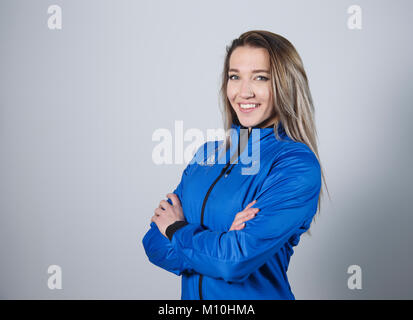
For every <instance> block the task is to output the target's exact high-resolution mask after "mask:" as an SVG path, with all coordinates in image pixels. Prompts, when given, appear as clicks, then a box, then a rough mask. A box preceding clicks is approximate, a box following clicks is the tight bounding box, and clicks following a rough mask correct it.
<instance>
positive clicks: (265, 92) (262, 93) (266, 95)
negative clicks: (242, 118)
mask: <svg viewBox="0 0 413 320" xmlns="http://www.w3.org/2000/svg"><path fill="white" fill-rule="evenodd" d="M257 95H258V96H259V98H260V100H261V101H263V102H264V101H265V102H267V103H268V104H270V102H271V88H268V87H263V88H259V89H257Z"/></svg>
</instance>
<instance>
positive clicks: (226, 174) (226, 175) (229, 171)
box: [224, 165, 234, 178]
mask: <svg viewBox="0 0 413 320" xmlns="http://www.w3.org/2000/svg"><path fill="white" fill-rule="evenodd" d="M232 168H234V165H232V167H231V168H229V170H228V172H227V173H225V176H224V178H226V177H228V175H229V174H230V173H231V170H232Z"/></svg>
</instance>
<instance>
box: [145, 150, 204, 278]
mask: <svg viewBox="0 0 413 320" xmlns="http://www.w3.org/2000/svg"><path fill="white" fill-rule="evenodd" d="M205 145H206V144H204V145H203V146H201V147H200V148H199V149H198V150H197V152H196V153H195V155H194V157H193V158H192V160H191V162H190V163H189V164H188V165H187V167H186V168H185V170H184V171H183V173H182V177H181V181H180V183H179V184H178V186H177V187H176V189H175V191H174V192H173V193H175V194H176V195H177V196H178V198H179V201H181V203H183V201H185V200H184V199H183V198H182V189H183V187H184V183H185V180H186V178H187V176H188V175H189V172H190V168H191V165H192V164H193V163H194V162H195V161H197V160H198V157H203V153H201V152H200V151H201V150H204V146H205ZM167 201H168V202H169V203H170V204H171V205H172V201H171V200H170V199H168V200H167ZM142 244H143V247H144V249H145V252H146V255H147V256H148V258H149V261H150V262H152V263H153V264H154V265H156V266H158V267H161V268H163V269H165V270H167V271H170V272H172V273H175V274H176V275H181V274H182V273H194V270H193V269H192V267H191V266H190V265H189V264H188V263H187V261H186V260H185V259H183V257H182V256H179V255H177V254H176V252H175V249H174V248H173V247H172V244H171V242H170V241H169V239H167V238H166V237H165V236H164V235H163V234H162V233H161V232H160V231H159V229H158V227H157V225H156V224H155V223H154V222H151V224H150V229H149V231H148V232H147V233H146V234H145V236H144V237H143V239H142Z"/></svg>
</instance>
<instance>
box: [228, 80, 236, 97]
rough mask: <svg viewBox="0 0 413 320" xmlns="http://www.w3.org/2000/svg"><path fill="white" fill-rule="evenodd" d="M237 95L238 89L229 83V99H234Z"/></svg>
mask: <svg viewBox="0 0 413 320" xmlns="http://www.w3.org/2000/svg"><path fill="white" fill-rule="evenodd" d="M235 95H236V90H235V88H234V86H233V85H230V84H228V85H227V97H228V99H229V101H232V100H234V99H235Z"/></svg>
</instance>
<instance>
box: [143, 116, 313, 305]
mask: <svg viewBox="0 0 413 320" xmlns="http://www.w3.org/2000/svg"><path fill="white" fill-rule="evenodd" d="M242 128H244V127H242ZM240 129H241V127H240V126H238V125H235V124H233V125H232V132H231V137H232V141H233V146H232V147H231V148H229V149H228V150H227V151H226V152H225V148H221V149H220V148H219V147H220V146H221V147H222V146H223V141H222V140H221V141H208V142H206V143H205V144H204V145H203V146H201V147H200V148H199V149H198V151H197V152H196V153H195V155H194V158H193V159H192V161H191V162H190V163H189V164H188V166H187V167H186V169H185V170H184V172H183V174H182V179H181V181H180V183H179V185H178V186H177V187H176V189H175V191H174V193H175V194H176V195H177V196H178V197H179V199H180V201H181V204H182V208H183V212H184V215H185V218H186V221H187V222H188V224H186V225H184V226H182V227H181V228H180V229H178V230H176V231H175V233H174V234H173V236H172V239H171V241H170V240H169V239H168V238H166V237H164V236H163V235H162V234H161V233H160V232H159V230H158V228H157V226H156V224H155V223H153V222H152V223H151V228H150V230H149V231H148V232H147V233H146V235H145V236H144V238H143V241H142V242H143V246H144V248H145V251H146V254H147V256H148V258H149V260H150V261H151V262H152V263H153V264H155V265H157V266H159V267H161V268H163V269H165V270H168V271H170V272H173V273H175V274H177V275H181V276H182V294H181V298H182V299H237V300H238V299H239V300H241V299H245V300H248V299H262V300H264V299H295V297H294V295H293V293H292V291H291V288H290V285H289V282H288V278H287V269H288V264H289V261H290V258H291V255H292V254H293V247H294V246H296V245H297V244H298V242H299V240H300V235H301V234H302V233H304V232H305V231H306V230H308V228H309V227H310V224H311V221H312V218H313V216H314V214H315V213H316V211H317V204H318V197H319V193H320V188H321V170H320V165H319V162H318V160H317V158H316V156H315V154H314V153H313V152H312V151H311V149H310V148H309V147H308V146H307V145H305V144H304V143H301V142H295V141H293V140H291V139H290V138H289V137H288V136H287V135H286V133H285V131H284V128H283V126H282V125H281V123H280V125H279V129H278V134H279V137H280V139H277V138H276V136H275V134H274V129H273V128H272V127H267V128H253V129H252V130H251V134H248V141H247V143H248V144H247V147H245V148H244V149H243V150H242V151H240V148H239V147H240V145H241V144H240V143H238V142H239V141H245V140H242V138H240V133H241V132H242V133H243V132H245V131H246V130H240ZM244 146H246V144H244ZM237 148H238V151H237ZM241 148H242V146H241ZM223 150H224V151H223ZM220 152H224V153H222V154H221V153H220ZM223 154H225V157H222V158H220V157H219V156H220V155H223ZM234 154H235V157H236V159H237V160H238V161H236V163H235V164H231V165H230V164H229V160H231V163H232V162H234V161H233V160H232V159H234V158H233V156H234ZM239 155H240V157H239V158H238V156H239ZM223 159H224V161H222V160H223ZM248 160H249V161H248ZM255 199H256V200H257V202H256V203H255V204H254V205H253V206H252V207H255V208H259V209H260V211H258V213H257V215H256V216H255V217H254V218H253V219H251V220H249V221H247V222H246V225H245V227H244V229H242V230H238V231H234V230H232V231H228V230H229V229H230V227H231V225H232V222H233V220H234V217H235V215H236V214H237V213H238V212H240V211H242V210H243V209H245V207H246V206H247V205H248V204H249V203H250V202H252V201H253V200H255ZM168 201H169V202H170V203H171V204H172V202H171V201H170V200H169V199H168Z"/></svg>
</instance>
